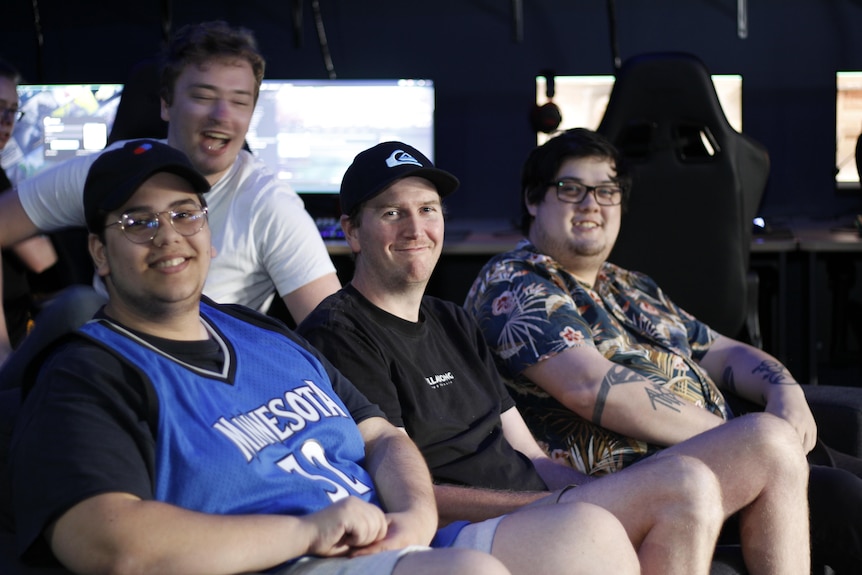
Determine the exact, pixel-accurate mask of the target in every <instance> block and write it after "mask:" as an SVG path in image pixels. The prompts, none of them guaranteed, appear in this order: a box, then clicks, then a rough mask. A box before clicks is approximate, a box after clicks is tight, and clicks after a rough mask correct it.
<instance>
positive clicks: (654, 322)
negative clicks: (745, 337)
mask: <svg viewBox="0 0 862 575" xmlns="http://www.w3.org/2000/svg"><path fill="white" fill-rule="evenodd" d="M465 307H466V309H467V311H468V312H469V313H471V314H472V315H473V316H474V317H475V318H476V320H477V321H478V322H479V325H480V326H481V328H482V331H483V333H484V335H485V339H486V340H487V342H488V345H489V346H490V347H491V349H492V351H493V352H494V355H495V358H496V361H497V367H498V369H499V370H500V373H501V374H502V376H503V379H504V380H505V382H506V385H507V386H508V388H509V391H510V393H511V394H512V396H513V397H514V398H515V400H516V402H517V404H518V407H519V409H520V411H521V413H522V414H523V416H524V419H525V421H526V422H527V425H528V426H529V427H530V429H531V431H532V432H533V435H534V436H535V437H536V439H537V440H538V441H539V442H540V443H541V444H543V447H545V448H546V449H547V450H548V452H549V453H550V454H551V456H552V457H555V458H558V459H563V460H565V462H567V463H568V464H570V465H572V466H573V467H575V468H577V469H580V470H581V471H584V472H586V473H590V474H596V475H597V474H604V473H610V472H613V471H617V470H619V469H622V468H623V467H626V466H627V465H630V464H632V463H634V462H636V461H638V460H639V459H641V458H643V457H644V456H646V455H649V454H651V453H654V452H655V451H657V450H659V449H660V447H658V446H655V445H650V444H647V443H645V442H643V441H639V440H636V439H632V438H629V437H625V436H622V435H619V434H617V433H615V432H612V431H609V430H607V429H604V428H602V427H598V426H596V425H594V424H593V423H592V422H590V421H588V420H586V419H583V418H581V417H580V416H578V415H576V414H575V413H574V412H572V411H571V410H569V409H567V408H566V407H564V406H563V405H562V404H560V403H559V402H558V401H557V400H556V399H554V398H553V397H551V396H550V395H549V394H548V393H546V392H545V391H543V390H542V389H541V388H539V387H538V386H537V385H535V384H534V383H532V382H531V381H530V380H529V379H527V378H526V377H524V376H523V371H524V370H525V369H526V368H528V367H530V366H531V365H535V364H536V363H538V362H540V361H542V360H544V359H546V358H548V357H552V356H553V355H555V354H557V353H560V352H561V351H563V350H565V349H567V348H569V347H574V346H591V347H595V348H596V349H597V350H598V351H599V352H600V353H601V354H602V355H603V356H604V357H606V358H607V359H609V360H610V361H613V362H614V363H618V364H621V365H624V366H626V367H628V368H630V369H632V370H634V371H636V372H638V373H639V374H640V375H641V376H643V377H646V378H649V379H651V380H652V381H655V382H657V383H658V384H660V385H661V386H662V387H664V388H665V389H667V390H669V391H672V392H673V393H675V394H676V395H677V396H679V397H680V398H682V399H684V400H686V401H689V402H691V403H694V404H696V405H699V406H701V407H704V408H705V409H708V410H710V411H711V412H713V413H715V414H717V415H719V416H721V417H722V418H724V419H727V418H729V417H730V416H731V413H730V410H729V408H728V407H727V406H726V404H725V402H724V399H723V397H722V395H721V392H720V391H719V389H718V388H717V387H716V385H715V383H714V382H713V381H712V380H711V379H710V378H709V376H708V375H707V374H706V372H705V371H704V370H703V369H702V368H701V367H700V366H699V365H698V363H697V361H698V360H699V359H701V358H702V357H703V356H704V355H705V354H706V351H707V350H708V349H709V346H710V345H711V343H712V342H713V341H714V340H715V338H716V337H718V334H717V333H716V332H714V331H713V330H711V329H710V328H709V327H707V326H706V325H705V324H703V323H702V322H699V321H697V320H696V319H695V318H694V317H692V316H691V315H690V314H688V313H687V312H685V311H684V310H682V309H680V308H679V307H677V306H676V305H675V304H674V303H673V302H672V301H671V300H670V299H669V298H668V297H667V296H666V295H665V294H664V293H663V292H662V291H661V289H659V287H658V286H657V285H656V283H655V282H654V281H653V280H652V279H650V278H649V277H647V276H645V275H643V274H640V273H637V272H631V271H627V270H624V269H622V268H620V267H618V266H616V265H614V264H611V263H609V262H607V263H605V264H604V266H603V268H602V269H601V271H600V272H599V275H598V278H597V280H596V285H595V286H594V287H593V288H592V289H591V288H590V287H589V286H588V285H586V284H584V283H582V282H580V281H579V280H577V279H576V278H575V277H574V276H573V275H571V274H570V273H568V272H567V271H566V270H564V269H563V268H562V267H561V266H560V265H559V264H558V263H557V262H556V261H554V260H553V259H552V258H550V257H548V256H545V255H543V254H540V253H539V252H537V251H536V248H535V247H534V246H533V245H532V244H530V243H529V242H528V241H527V240H524V241H522V242H521V243H519V244H518V246H517V247H516V248H515V249H514V250H512V251H510V252H507V253H504V254H500V255H498V256H496V257H494V258H493V259H492V260H491V261H490V262H488V263H487V264H486V265H485V267H484V268H483V269H482V271H481V272H480V274H479V277H478V278H477V279H476V281H475V282H474V284H473V287H472V288H471V289H470V293H469V294H468V295H467V301H466V304H465Z"/></svg>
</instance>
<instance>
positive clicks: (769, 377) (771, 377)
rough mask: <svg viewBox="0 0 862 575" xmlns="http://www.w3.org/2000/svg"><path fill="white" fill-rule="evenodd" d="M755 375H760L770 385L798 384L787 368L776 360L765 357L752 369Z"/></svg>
mask: <svg viewBox="0 0 862 575" xmlns="http://www.w3.org/2000/svg"><path fill="white" fill-rule="evenodd" d="M751 373H752V374H754V375H758V374H759V375H760V376H761V377H762V378H763V380H764V381H766V382H767V383H769V384H770V385H796V382H795V381H793V378H792V377H791V375H790V372H789V371H787V368H786V367H784V366H783V365H781V363H780V362H778V361H775V360H769V359H765V360H763V361H761V362H760V365H758V366H757V367H755V368H754V369H753V370H751Z"/></svg>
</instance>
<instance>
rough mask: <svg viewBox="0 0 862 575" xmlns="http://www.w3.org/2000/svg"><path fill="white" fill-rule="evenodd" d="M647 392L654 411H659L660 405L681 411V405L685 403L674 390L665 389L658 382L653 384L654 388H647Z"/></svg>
mask: <svg viewBox="0 0 862 575" xmlns="http://www.w3.org/2000/svg"><path fill="white" fill-rule="evenodd" d="M646 392H647V397H649V400H650V403H652V409H653V411H658V408H659V407H667V408H668V409H672V410H673V411H675V412H677V413H679V411H680V410H679V406H682V405H683V404H684V402H683V400H682V399H680V398H679V397H678V396H677V395H676V394H675V393H674V392H672V391H670V390H668V389H665V388H664V387H662V386H660V385H659V384H657V383H656V384H653V386H652V389H650V388H647V390H646Z"/></svg>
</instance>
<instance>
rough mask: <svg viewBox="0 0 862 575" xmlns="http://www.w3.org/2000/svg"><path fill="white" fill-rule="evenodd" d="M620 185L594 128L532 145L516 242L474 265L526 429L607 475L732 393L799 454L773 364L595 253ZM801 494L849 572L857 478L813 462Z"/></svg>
mask: <svg viewBox="0 0 862 575" xmlns="http://www.w3.org/2000/svg"><path fill="white" fill-rule="evenodd" d="M629 188H630V178H629V176H628V175H627V174H626V173H625V169H624V165H623V164H622V163H621V161H620V156H619V154H618V152H617V150H616V149H615V148H614V147H613V145H611V144H610V143H609V142H607V141H606V140H605V139H604V138H602V137H601V136H600V135H598V134H596V133H594V132H591V131H589V130H584V129H576V130H569V131H567V132H565V133H563V134H562V135H560V136H557V137H556V138H552V139H551V140H549V141H548V142H546V143H545V144H544V145H542V146H540V147H538V148H536V149H535V150H534V151H533V152H532V153H531V154H530V156H529V157H528V159H527V161H526V164H525V166H524V170H523V175H522V190H523V193H524V204H525V208H526V211H527V214H526V217H525V226H524V227H525V232H526V234H527V239H526V240H524V241H523V242H521V243H520V244H519V245H518V246H516V247H515V249H514V250H512V251H510V252H508V253H504V254H501V255H498V256H496V257H495V258H493V259H492V260H491V261H490V262H488V263H487V264H486V265H485V267H484V268H483V269H482V271H481V272H480V274H479V277H478V278H477V279H476V281H475V283H474V284H473V286H472V288H471V290H470V293H469V294H468V296H467V301H466V304H465V307H466V308H467V310H468V311H469V312H470V313H471V314H472V315H473V316H474V317H475V318H476V319H477V321H478V323H479V325H480V328H481V330H482V332H483V334H484V336H485V339H486V340H487V342H488V345H489V346H490V348H491V350H492V353H494V355H495V357H496V361H497V366H498V368H499V369H500V371H501V373H502V375H503V377H504V379H505V381H506V384H507V386H508V387H509V390H510V392H511V393H512V395H513V396H514V397H515V400H516V402H517V404H518V406H519V408H520V409H521V412H522V414H523V416H524V419H525V421H526V422H527V424H528V426H529V427H530V428H531V430H532V432H533V434H534V435H535V436H536V437H537V439H538V440H539V441H541V442H543V443H545V446H546V448H547V449H548V451H549V452H550V453H551V454H552V455H553V456H555V457H557V458H559V459H562V460H564V461H565V462H567V463H569V464H570V465H572V466H574V467H576V468H578V469H581V470H583V471H585V472H587V473H590V474H604V473H610V472H613V471H617V470H619V469H622V468H624V467H626V466H628V465H630V464H632V463H634V462H636V461H638V460H640V459H643V458H644V457H645V456H648V455H650V454H652V453H654V452H656V451H658V450H660V449H662V448H663V447H666V446H669V445H674V444H677V443H679V442H681V441H684V440H686V439H688V438H690V437H692V436H695V435H697V434H699V433H701V432H704V431H707V430H709V429H712V428H715V427H718V426H720V425H722V424H723V423H725V421H726V420H728V419H729V418H731V417H732V413H731V412H730V410H729V408H728V406H727V405H726V404H725V401H724V398H723V395H722V394H723V393H733V394H736V395H739V396H741V397H743V398H745V399H748V400H750V401H753V402H755V403H759V404H762V405H764V406H765V410H766V411H767V412H769V413H772V414H774V415H777V416H778V417H781V418H783V419H785V420H787V421H788V422H789V423H790V424H791V425H792V426H793V427H794V429H796V431H797V434H798V436H799V441H800V442H801V443H802V446H803V447H804V449H805V451H806V452H810V451H811V450H812V449H813V448H814V446H815V442H816V439H817V428H816V425H815V423H814V418H813V416H812V414H811V411H810V409H809V407H808V404H807V402H806V400H805V395H804V394H803V392H802V389H801V387H800V386H799V385H798V384H797V383H796V381H795V380H794V379H793V376H792V375H791V374H790V373H789V372H788V371H787V369H786V368H785V367H784V366H783V365H782V364H781V363H780V362H778V361H777V360H776V359H775V358H773V357H772V356H770V355H769V354H767V353H766V352H764V351H762V350H759V349H756V348H754V347H751V346H749V345H746V344H743V343H741V342H738V341H735V340H733V339H731V338H729V337H726V336H723V335H721V334H719V333H717V332H715V331H713V330H712V329H710V328H709V327H708V326H707V325H705V324H703V323H702V322H699V321H697V320H696V319H695V318H694V317H692V316H691V315H690V314H688V313H686V312H685V311H684V310H682V309H680V308H679V307H677V306H676V305H675V304H674V303H673V302H672V301H671V300H670V299H669V298H668V297H667V295H666V294H664V293H663V292H662V291H661V289H660V288H659V287H658V286H657V285H656V284H655V282H653V281H652V280H651V279H650V278H648V277H646V276H644V275H643V274H639V273H636V272H631V271H626V270H623V269H621V268H619V267H618V266H615V265H614V264H612V263H610V262H608V261H607V259H608V256H609V255H610V252H611V249H612V248H613V246H614V243H615V241H616V238H617V235H618V233H619V230H620V223H621V213H622V204H623V202H624V200H625V199H626V195H627V194H628V191H629ZM668 257H672V256H668ZM683 265H684V262H681V267H682V266H683ZM681 273H685V271H684V270H681ZM716 449H721V446H719V445H717V446H716ZM848 463H851V464H853V463H854V462H849V461H848ZM855 463H858V461H857V462H855ZM857 475H858V468H857ZM809 499H810V506H811V513H812V536H813V541H814V543H815V552H820V553H821V558H823V559H824V560H825V561H827V564H829V565H831V566H832V567H833V568H835V569H836V570H839V567H840V572H842V573H843V572H844V571H845V570H846V572H848V573H850V572H853V573H858V572H860V571H859V568H860V566H862V549H860V546H862V543H860V541H862V536H860V533H859V532H858V531H859V529H860V525H862V480H860V479H859V477H857V476H854V475H853V474H851V473H848V472H847V471H844V470H839V469H833V468H817V467H816V466H815V467H813V468H812V473H811V483H810V489H809ZM839 542H840V543H839Z"/></svg>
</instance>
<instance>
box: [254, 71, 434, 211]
mask: <svg viewBox="0 0 862 575" xmlns="http://www.w3.org/2000/svg"><path fill="white" fill-rule="evenodd" d="M434 98H435V97H434V83H433V81H431V80H404V79H401V80H264V81H263V84H262V85H261V88H260V97H259V99H258V102H257V107H256V108H255V112H254V116H253V117H252V121H251V127H250V128H249V131H248V136H247V138H246V140H247V142H248V145H249V148H250V149H251V151H252V153H253V154H255V155H256V156H257V157H259V158H261V159H262V160H263V161H264V162H266V163H267V164H268V165H269V166H270V168H271V169H272V170H274V171H275V172H276V174H277V175H278V177H279V178H282V179H284V180H286V181H288V182H289V183H290V185H291V186H292V187H293V189H294V190H296V191H297V192H298V193H300V194H303V195H309V194H337V193H338V190H339V187H340V186H341V178H342V176H343V175H344V172H345V170H347V167H348V166H349V165H350V163H351V162H352V161H353V158H354V157H355V156H356V154H358V153H359V152H361V151H362V150H364V149H366V148H370V147H372V146H374V145H375V144H378V143H380V142H385V141H389V140H399V141H402V142H405V143H407V144H410V145H411V146H413V147H415V148H416V149H418V150H419V151H421V152H423V153H424V154H425V155H426V156H428V157H429V158H430V159H431V160H432V161H433V159H434V106H435V99H434Z"/></svg>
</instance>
